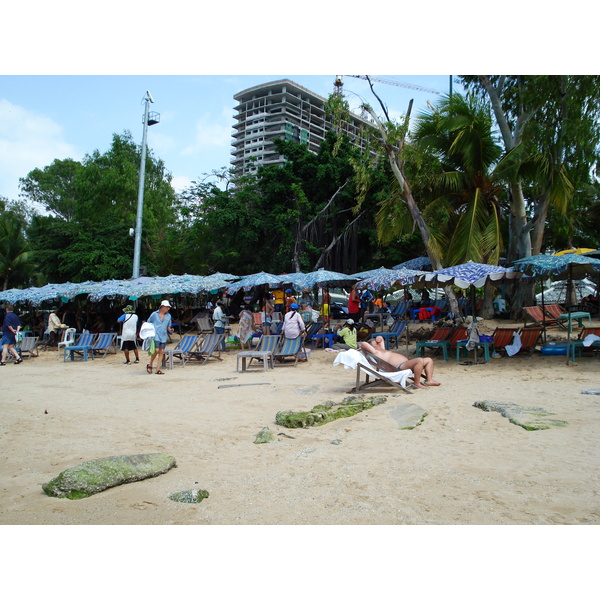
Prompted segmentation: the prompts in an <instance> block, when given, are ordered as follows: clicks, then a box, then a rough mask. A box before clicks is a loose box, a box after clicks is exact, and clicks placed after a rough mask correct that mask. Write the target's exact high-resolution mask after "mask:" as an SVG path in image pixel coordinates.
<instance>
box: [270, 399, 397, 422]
mask: <svg viewBox="0 0 600 600" xmlns="http://www.w3.org/2000/svg"><path fill="white" fill-rule="evenodd" d="M386 400H387V397H386V396H374V397H372V398H366V396H365V395H364V394H359V395H358V396H349V397H348V398H346V399H345V400H344V401H343V402H341V403H340V404H335V403H334V402H331V401H328V402H324V403H323V404H317V406H315V407H314V408H313V409H312V410H310V411H307V412H294V411H292V410H282V411H280V412H278V413H277V414H276V415H275V422H276V423H277V425H281V426H283V427H287V428H288V429H298V428H301V427H302V428H306V427H313V426H317V425H324V424H325V423H330V422H331V421H335V420H336V419H342V418H344V417H352V416H354V415H355V414H357V413H359V412H362V411H363V410H367V409H369V408H373V407H374V406H377V405H378V404H383V403H384V402H386Z"/></svg>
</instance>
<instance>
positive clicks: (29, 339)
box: [15, 335, 39, 358]
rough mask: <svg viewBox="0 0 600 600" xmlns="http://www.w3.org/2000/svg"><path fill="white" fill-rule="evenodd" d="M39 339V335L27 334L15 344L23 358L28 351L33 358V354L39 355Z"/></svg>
mask: <svg viewBox="0 0 600 600" xmlns="http://www.w3.org/2000/svg"><path fill="white" fill-rule="evenodd" d="M37 341H38V338H37V336H36V337H34V336H31V335H26V336H24V337H23V340H22V341H21V342H20V343H19V344H17V345H16V346H15V348H16V350H17V352H19V353H20V355H21V358H26V357H25V354H26V353H27V354H28V355H29V358H32V357H33V356H38V354H39V353H38V350H37V347H36V345H37Z"/></svg>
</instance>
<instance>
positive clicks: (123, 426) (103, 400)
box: [0, 321, 600, 525]
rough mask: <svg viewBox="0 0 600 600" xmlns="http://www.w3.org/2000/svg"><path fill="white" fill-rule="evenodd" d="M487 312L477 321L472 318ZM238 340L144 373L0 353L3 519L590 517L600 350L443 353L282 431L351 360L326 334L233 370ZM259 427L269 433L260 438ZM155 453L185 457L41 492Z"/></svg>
mask: <svg viewBox="0 0 600 600" xmlns="http://www.w3.org/2000/svg"><path fill="white" fill-rule="evenodd" d="M501 324H502V325H504V326H506V325H507V323H506V321H504V322H502V323H501ZM495 325H496V323H494V322H493V321H489V322H486V323H485V324H482V325H481V329H482V333H485V332H486V331H489V330H493V328H494V326H495ZM513 325H515V326H516V325H518V324H516V323H515V324H513ZM551 335H553V336H556V335H563V334H562V333H560V334H558V333H557V332H556V331H553V332H551ZM176 339H177V337H175V341H176ZM402 348H403V349H404V348H405V346H402ZM410 348H411V350H412V349H413V348H414V344H411V346H410ZM236 353H237V351H235V350H232V351H229V352H227V353H226V354H223V360H222V361H221V362H219V361H210V363H208V364H205V365H199V364H195V363H192V364H188V365H187V366H186V367H185V368H184V367H181V366H175V368H174V369H173V370H170V371H169V370H168V371H166V374H165V375H164V376H157V375H148V374H147V373H146V371H145V368H144V367H145V363H146V362H147V361H146V356H147V355H146V354H145V353H143V352H142V353H141V356H142V360H141V362H140V364H139V365H133V364H132V365H129V366H127V365H124V364H123V355H122V353H120V352H118V353H117V354H116V355H109V356H107V357H106V358H100V359H96V360H94V361H88V362H87V363H85V362H67V363H64V362H63V361H62V360H58V356H57V353H56V352H51V351H47V352H40V355H39V357H37V358H33V359H27V360H26V361H25V362H23V363H22V364H21V365H13V364H12V363H9V364H8V365H7V366H5V367H2V369H1V371H0V386H1V401H0V412H1V420H0V422H1V425H0V426H1V442H0V443H1V448H2V468H1V469H0V499H1V504H0V523H1V524H3V525H25V524H32V525H46V524H55V525H67V524H69V525H71V524H77V525H98V524H103V525H112V524H120V525H140V524H144V525H158V524H166V525H170V524H173V525H174V524H184V525H202V524H210V525H235V524H245V525H272V524H278V525H309V524H311V525H404V524H413V525H426V524H437V525H440V524H446V525H449V524H471V525H478V524H489V525H494V524H521V525H523V524H527V525H539V524H547V525H549V524H597V523H599V522H600V504H599V502H598V489H599V485H598V483H599V481H598V480H599V474H600V469H599V467H600V450H599V449H598V445H597V440H598V432H599V431H600V396H595V395H584V394H582V393H581V391H582V390H584V389H597V388H600V378H599V377H598V364H599V363H598V358H597V357H594V358H582V359H579V360H578V361H577V363H576V364H574V365H569V366H567V365H566V364H565V362H566V361H565V357H564V356H541V355H540V354H539V353H538V354H536V355H534V356H531V357H528V356H516V357H511V358H506V357H504V358H501V359H493V360H491V361H490V362H489V363H485V364H474V365H460V364H458V363H457V362H456V361H455V360H454V359H453V358H451V359H450V360H449V361H448V362H445V361H443V360H441V357H437V358H436V359H435V365H436V379H438V381H440V382H441V383H442V385H441V386H440V387H438V388H430V389H427V390H417V391H415V392H413V393H412V394H410V395H408V394H403V393H400V394H395V393H394V392H393V391H392V390H391V388H386V389H385V391H384V392H383V393H385V395H386V396H387V401H386V403H385V404H382V405H380V406H376V407H374V408H372V409H370V410H368V411H364V412H362V413H360V414H358V415H356V416H353V417H350V418H345V419H339V420H337V421H334V422H332V423H329V424H326V425H323V426H319V427H312V428H309V429H294V430H288V429H285V428H283V427H280V426H278V425H276V424H275V415H276V413H277V412H278V411H280V410H288V409H291V410H307V409H310V408H312V407H313V406H315V405H316V404H319V403H321V402H323V401H326V400H332V401H334V402H341V401H342V400H343V399H344V398H346V397H347V392H348V391H349V390H350V389H351V388H352V387H353V384H354V379H355V372H354V371H351V370H345V369H343V368H342V367H334V366H333V365H332V363H333V360H334V357H335V354H333V353H329V352H325V351H323V350H320V349H319V350H314V351H313V352H312V355H311V357H310V359H309V360H308V362H305V363H299V364H298V366H297V367H292V366H284V367H277V368H275V369H274V370H270V371H269V372H268V373H264V372H263V371H262V370H260V369H257V370H253V371H251V372H245V373H236V370H235V369H236ZM237 384H239V386H238V387H225V388H220V386H224V385H237ZM246 384H265V385H246ZM477 400H487V401H510V402H514V403H517V404H520V405H525V406H537V407H541V408H543V409H545V410H547V411H549V412H551V413H554V415H555V417H554V418H556V419H560V420H564V421H566V422H567V426H566V427H563V428H553V429H549V430H544V431H526V430H524V429H523V428H521V427H518V426H516V425H514V424H512V423H510V422H509V420H508V419H506V418H504V417H503V416H501V415H500V414H499V413H496V412H484V411H482V410H480V409H478V408H475V407H473V403H474V402H475V401H477ZM406 403H413V404H416V405H418V406H420V407H422V408H423V409H425V410H426V411H427V413H428V415H427V417H426V418H425V419H424V421H423V423H422V424H421V425H420V426H418V427H416V428H415V429H412V430H401V429H400V428H399V426H398V423H397V422H396V421H395V420H394V418H392V412H393V409H394V408H395V407H397V406H399V405H401V404H406ZM265 426H268V427H269V428H270V429H271V431H273V433H274V434H275V436H276V439H277V441H276V442H274V443H270V444H254V443H253V442H254V439H255V435H256V434H257V433H258V432H259V430H260V429H261V428H263V427H265ZM149 452H163V453H166V454H169V455H172V456H174V457H175V458H176V460H177V468H175V469H172V470H171V471H169V472H168V473H166V474H164V475H161V476H159V477H156V478H152V479H147V480H145V481H141V482H137V483H131V484H127V485H122V486H118V487H115V488H112V489H108V490H106V491H104V492H102V493H99V494H96V495H94V496H91V497H89V498H86V499H83V500H75V501H72V500H66V499H57V498H51V497H48V496H46V495H45V494H44V492H43V491H42V488H41V484H43V483H45V482H47V481H49V480H50V479H52V478H53V477H55V476H56V475H58V474H59V473H60V472H61V471H63V470H64V469H67V468H69V467H73V466H76V465H79V464H80V463H82V462H84V461H87V460H91V459H95V458H101V457H106V456H113V455H118V454H139V453H149ZM190 488H201V489H204V490H206V491H208V492H209V494H210V495H209V497H208V498H207V499H205V500H204V501H203V502H201V503H200V504H183V503H177V502H173V501H171V500H169V498H168V496H169V495H170V494H171V493H173V492H176V491H181V490H186V489H190Z"/></svg>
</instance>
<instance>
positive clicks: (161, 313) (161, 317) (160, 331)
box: [146, 300, 175, 375]
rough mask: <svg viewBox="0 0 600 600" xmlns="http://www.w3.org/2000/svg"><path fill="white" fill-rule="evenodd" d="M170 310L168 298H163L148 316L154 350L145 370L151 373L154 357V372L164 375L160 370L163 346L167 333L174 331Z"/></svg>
mask: <svg viewBox="0 0 600 600" xmlns="http://www.w3.org/2000/svg"><path fill="white" fill-rule="evenodd" d="M170 310H171V305H170V304H169V301H168V300H163V301H162V302H161V303H160V308H159V309H158V310H155V311H154V312H153V313H152V314H151V315H150V316H149V317H148V323H151V324H152V325H154V330H155V334H154V346H155V352H154V354H152V356H150V363H149V364H147V365H146V371H148V373H150V374H152V365H153V364H154V359H155V358H156V359H157V361H156V374H157V375H164V372H163V371H161V370H160V365H161V364H162V359H163V356H164V354H165V348H166V346H167V341H168V340H169V334H170V333H173V331H175V330H174V329H173V327H171V315H170V314H169V311H170Z"/></svg>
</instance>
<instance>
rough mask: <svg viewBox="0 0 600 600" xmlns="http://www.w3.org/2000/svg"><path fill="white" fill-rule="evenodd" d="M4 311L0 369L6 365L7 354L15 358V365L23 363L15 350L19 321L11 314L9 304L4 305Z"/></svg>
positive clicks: (11, 310) (11, 309)
mask: <svg viewBox="0 0 600 600" xmlns="http://www.w3.org/2000/svg"><path fill="white" fill-rule="evenodd" d="M5 310H6V314H5V315H4V321H3V323H2V361H1V362H0V366H2V367H3V366H4V365H5V364H6V359H7V357H8V354H9V353H10V354H12V355H13V356H14V357H15V365H19V364H21V363H22V362H23V359H22V358H21V357H20V356H19V353H18V352H17V351H16V350H15V344H16V343H17V333H19V329H20V328H21V321H20V320H19V317H17V315H15V313H14V312H13V308H12V306H11V305H10V304H7V305H6V307H5Z"/></svg>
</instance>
